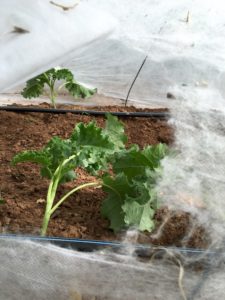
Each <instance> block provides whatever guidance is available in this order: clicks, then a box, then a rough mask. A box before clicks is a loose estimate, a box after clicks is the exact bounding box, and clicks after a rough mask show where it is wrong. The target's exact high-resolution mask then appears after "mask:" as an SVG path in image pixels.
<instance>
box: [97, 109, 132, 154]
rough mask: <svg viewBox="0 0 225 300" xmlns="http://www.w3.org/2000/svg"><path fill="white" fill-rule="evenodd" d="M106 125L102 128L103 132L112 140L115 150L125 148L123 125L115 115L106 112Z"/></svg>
mask: <svg viewBox="0 0 225 300" xmlns="http://www.w3.org/2000/svg"><path fill="white" fill-rule="evenodd" d="M106 117H107V120H106V126H105V129H104V130H103V134H104V135H106V136H108V137H109V139H110V141H112V142H113V144H114V147H115V149H116V150H119V149H123V148H125V143H126V142H127V137H126V135H125V134H124V126H123V124H122V122H120V121H119V120H118V118H117V117H115V116H113V115H111V114H109V113H108V114H107V115H106Z"/></svg>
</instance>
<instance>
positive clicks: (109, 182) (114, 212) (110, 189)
mask: <svg viewBox="0 0 225 300" xmlns="http://www.w3.org/2000/svg"><path fill="white" fill-rule="evenodd" d="M103 190H104V191H105V192H107V194H108V197H107V198H106V199H105V200H104V201H103V203H102V207H101V213H102V215H103V217H105V218H108V219H109V220H110V228H111V229H113V230H114V231H115V232H117V231H119V230H120V229H121V228H123V227H124V226H125V221H124V217H125V215H124V212H123V210H122V206H123V204H124V200H125V197H126V195H127V194H128V195H130V193H132V189H131V185H130V184H129V182H128V180H127V178H126V176H125V175H124V174H119V175H117V176H116V178H115V179H114V178H111V177H110V176H105V177H103Z"/></svg>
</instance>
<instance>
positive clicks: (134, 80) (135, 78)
mask: <svg viewBox="0 0 225 300" xmlns="http://www.w3.org/2000/svg"><path fill="white" fill-rule="evenodd" d="M147 58H148V55H146V56H145V58H144V60H143V62H142V64H141V66H140V68H139V69H138V71H137V74H136V75H135V77H134V79H133V81H132V83H131V86H130V88H129V90H128V93H127V97H126V100H125V107H126V106H127V101H128V98H129V96H130V92H131V90H132V88H133V86H134V84H135V82H136V80H137V78H138V76H139V74H140V72H141V70H142V68H143V66H144V64H145V62H146V60H147Z"/></svg>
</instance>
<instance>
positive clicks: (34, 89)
mask: <svg viewBox="0 0 225 300" xmlns="http://www.w3.org/2000/svg"><path fill="white" fill-rule="evenodd" d="M59 80H63V81H64V83H63V84H62V85H60V86H59V88H58V89H56V87H55V84H56V82H57V81H59ZM45 86H48V88H49V92H47V96H48V97H49V99H50V100H51V103H52V106H53V107H54V108H56V103H55V101H56V98H57V95H58V92H59V91H60V90H61V89H62V88H63V87H65V88H66V89H67V91H68V92H69V93H70V94H71V95H72V96H74V97H75V98H88V97H90V96H92V95H93V94H94V93H96V89H88V88H86V87H84V86H82V85H80V84H79V83H78V82H76V81H75V79H74V76H73V74H72V72H71V71H70V70H68V69H61V68H59V67H57V68H53V69H50V70H48V71H46V72H44V73H42V74H40V75H38V76H36V77H34V78H32V79H30V80H28V81H27V83H26V86H25V88H24V89H23V91H22V92H21V95H22V96H23V97H24V98H29V99H31V98H36V97H39V96H40V95H44V94H45V93H46V92H45Z"/></svg>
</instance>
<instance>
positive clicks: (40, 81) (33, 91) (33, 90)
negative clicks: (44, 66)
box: [21, 75, 46, 99]
mask: <svg viewBox="0 0 225 300" xmlns="http://www.w3.org/2000/svg"><path fill="white" fill-rule="evenodd" d="M45 83H46V78H45V77H44V76H43V75H39V76H36V77H34V78H32V79H30V80H28V81H27V83H26V86H25V88H24V89H23V91H22V92H21V95H22V96H23V97H24V98H29V99H31V98H36V97H39V96H40V95H42V94H43V93H44V85H45Z"/></svg>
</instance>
